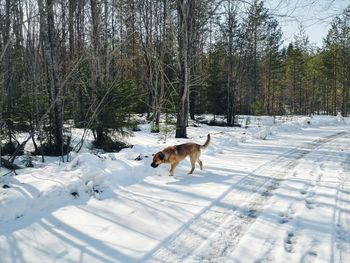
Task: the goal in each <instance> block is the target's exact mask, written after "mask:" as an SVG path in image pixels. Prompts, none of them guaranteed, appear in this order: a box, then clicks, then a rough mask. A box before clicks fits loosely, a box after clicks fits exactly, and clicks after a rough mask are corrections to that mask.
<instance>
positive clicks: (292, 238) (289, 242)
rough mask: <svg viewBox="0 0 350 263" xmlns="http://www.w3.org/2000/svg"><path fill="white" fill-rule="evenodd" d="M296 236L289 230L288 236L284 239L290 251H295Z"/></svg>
mask: <svg viewBox="0 0 350 263" xmlns="http://www.w3.org/2000/svg"><path fill="white" fill-rule="evenodd" d="M296 241H297V240H296V236H295V233H293V232H288V233H287V236H286V238H285V239H284V249H285V250H286V251H287V252H288V253H294V252H295V248H294V245H295V244H296Z"/></svg>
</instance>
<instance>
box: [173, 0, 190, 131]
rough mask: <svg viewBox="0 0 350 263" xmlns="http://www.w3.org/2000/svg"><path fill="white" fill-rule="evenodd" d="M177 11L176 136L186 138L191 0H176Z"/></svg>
mask: <svg viewBox="0 0 350 263" xmlns="http://www.w3.org/2000/svg"><path fill="white" fill-rule="evenodd" d="M177 13H178V19H179V29H178V48H179V58H178V59H179V71H178V78H179V101H178V111H177V122H176V134H175V137H176V138H187V124H188V112H189V102H188V98H189V86H190V83H189V82H190V67H189V54H190V47H191V46H190V45H191V43H190V41H189V39H191V34H192V26H191V23H192V19H193V17H192V16H193V1H190V0H178V1H177Z"/></svg>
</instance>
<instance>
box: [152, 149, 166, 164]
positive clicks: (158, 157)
mask: <svg viewBox="0 0 350 263" xmlns="http://www.w3.org/2000/svg"><path fill="white" fill-rule="evenodd" d="M152 156H153V162H152V163H151V166H152V167H153V168H156V167H158V165H160V164H162V163H164V162H165V160H164V159H165V155H164V153H162V152H157V153H155V154H152Z"/></svg>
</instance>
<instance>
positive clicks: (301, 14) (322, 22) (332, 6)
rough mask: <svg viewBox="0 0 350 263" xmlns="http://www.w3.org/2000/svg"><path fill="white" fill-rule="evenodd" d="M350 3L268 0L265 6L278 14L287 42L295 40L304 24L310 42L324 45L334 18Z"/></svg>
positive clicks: (347, 1) (341, 1)
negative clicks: (323, 41)
mask: <svg viewBox="0 0 350 263" xmlns="http://www.w3.org/2000/svg"><path fill="white" fill-rule="evenodd" d="M349 4H350V1H349V0H304V1H303V0H266V1H265V6H266V7H268V8H270V9H271V10H272V12H273V13H274V14H275V15H277V17H278V20H279V22H280V25H281V27H282V30H283V34H284V37H285V43H284V44H288V43H289V42H291V41H293V40H294V34H296V33H298V32H299V25H300V24H302V25H303V26H304V28H305V32H306V34H307V35H308V36H309V39H310V42H311V43H315V44H316V45H317V46H319V47H321V46H322V39H323V38H324V37H325V36H326V35H327V32H328V29H329V24H330V22H331V21H332V19H333V18H334V17H335V16H336V15H338V14H341V13H342V11H343V10H344V9H345V8H346V7H347V6H348V5H349Z"/></svg>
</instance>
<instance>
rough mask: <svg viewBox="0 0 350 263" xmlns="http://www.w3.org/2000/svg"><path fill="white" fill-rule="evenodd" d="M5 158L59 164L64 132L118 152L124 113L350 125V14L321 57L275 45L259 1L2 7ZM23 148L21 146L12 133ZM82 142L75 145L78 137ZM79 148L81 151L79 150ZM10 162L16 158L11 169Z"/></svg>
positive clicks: (38, 2)
mask: <svg viewBox="0 0 350 263" xmlns="http://www.w3.org/2000/svg"><path fill="white" fill-rule="evenodd" d="M0 32H1V33H0V96H1V97H0V125H1V134H0V135H1V139H2V142H3V145H2V147H1V154H10V155H13V156H15V155H16V154H18V153H19V152H20V151H21V149H23V146H24V144H25V143H26V142H27V141H29V140H32V141H33V143H34V147H35V152H36V153H41V154H53V155H63V154H65V153H66V152H68V151H69V150H71V149H70V147H69V145H70V132H69V129H68V128H67V127H68V125H67V123H70V124H71V125H69V127H72V126H74V127H81V128H85V129H89V130H92V132H93V135H94V138H95V141H94V144H95V145H96V146H97V147H101V148H104V149H107V150H108V149H110V150H112V149H116V148H118V147H122V145H120V144H118V143H117V142H116V140H115V138H113V135H114V134H115V132H116V131H120V132H121V131H122V130H123V128H124V127H127V126H130V125H132V123H131V121H130V119H129V116H130V113H147V117H148V119H149V120H150V121H151V123H152V131H154V132H157V131H159V129H160V128H159V122H160V114H161V113H167V114H173V115H176V119H177V123H176V136H177V137H186V135H187V134H186V126H187V123H188V118H189V117H190V118H194V116H195V114H200V113H214V114H223V115H225V116H226V117H227V125H234V116H235V115H237V114H268V115H276V114H279V115H280V114H312V113H320V114H337V113H338V112H341V113H342V114H343V115H348V114H349V88H350V66H349V64H350V56H349V51H350V7H349V8H347V9H346V10H344V12H343V14H342V15H339V16H337V17H335V18H334V19H333V21H332V25H331V29H330V30H329V32H328V35H327V37H326V38H325V40H324V45H323V47H322V48H315V47H313V46H312V45H311V44H310V43H309V41H308V38H307V36H306V35H305V33H304V32H303V30H302V29H301V30H300V33H299V34H298V35H297V36H296V38H295V41H294V42H293V43H290V44H289V45H288V46H285V45H283V42H282V38H283V35H282V31H281V29H280V26H279V24H278V21H277V20H276V18H275V17H274V16H273V14H272V13H271V12H270V11H269V10H268V9H267V8H265V7H264V2H263V1H257V0H253V1H252V2H251V3H249V4H247V3H246V1H242V2H241V1H235V0H203V1H200V0H192V1H191V0H142V1H141V0H68V1H67V0H0ZM18 131H21V132H27V133H28V134H29V136H28V137H27V138H26V140H25V141H24V143H23V144H22V145H21V146H20V147H18V146H19V143H18V142H17V138H16V132H18ZM84 136H85V133H84V134H83V137H84ZM78 146H79V144H78ZM13 158H14V157H13Z"/></svg>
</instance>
